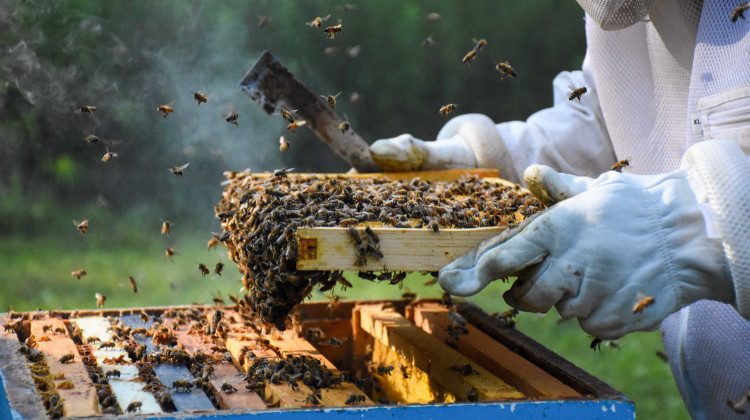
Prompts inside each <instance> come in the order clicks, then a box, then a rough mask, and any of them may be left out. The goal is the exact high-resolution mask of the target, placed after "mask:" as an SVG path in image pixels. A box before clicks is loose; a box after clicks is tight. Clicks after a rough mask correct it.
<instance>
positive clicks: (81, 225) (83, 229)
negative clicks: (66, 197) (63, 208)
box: [73, 219, 89, 235]
mask: <svg viewBox="0 0 750 420" xmlns="http://www.w3.org/2000/svg"><path fill="white" fill-rule="evenodd" d="M73 224H74V225H76V227H77V228H78V231H79V232H81V235H83V234H84V233H86V229H88V228H89V219H85V220H84V221H83V222H80V223H79V222H76V221H75V220H73Z"/></svg>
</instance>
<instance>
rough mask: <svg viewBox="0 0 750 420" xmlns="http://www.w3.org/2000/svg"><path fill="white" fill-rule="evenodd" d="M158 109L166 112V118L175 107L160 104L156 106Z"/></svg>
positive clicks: (163, 112)
mask: <svg viewBox="0 0 750 420" xmlns="http://www.w3.org/2000/svg"><path fill="white" fill-rule="evenodd" d="M156 111H157V112H161V113H162V114H164V118H167V115H169V114H171V113H173V112H174V108H172V107H171V106H169V105H159V106H158V107H156Z"/></svg>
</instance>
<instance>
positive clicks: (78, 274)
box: [70, 268, 86, 280]
mask: <svg viewBox="0 0 750 420" xmlns="http://www.w3.org/2000/svg"><path fill="white" fill-rule="evenodd" d="M70 275H72V276H73V277H75V278H76V280H80V279H81V277H83V276H85V275H86V270H84V269H82V268H81V269H78V270H73V271H71V272H70Z"/></svg>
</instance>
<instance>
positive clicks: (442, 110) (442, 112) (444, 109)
mask: <svg viewBox="0 0 750 420" xmlns="http://www.w3.org/2000/svg"><path fill="white" fill-rule="evenodd" d="M457 107H458V105H456V104H448V105H445V106H443V107H442V108H440V115H442V116H446V115H448V114H450V113H451V112H453V111H455V110H456V108H457Z"/></svg>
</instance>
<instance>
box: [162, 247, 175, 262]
mask: <svg viewBox="0 0 750 420" xmlns="http://www.w3.org/2000/svg"><path fill="white" fill-rule="evenodd" d="M164 253H165V254H167V257H169V260H170V261H172V257H174V256H175V254H176V252H174V250H173V249H172V248H167V250H166V251H164Z"/></svg>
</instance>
